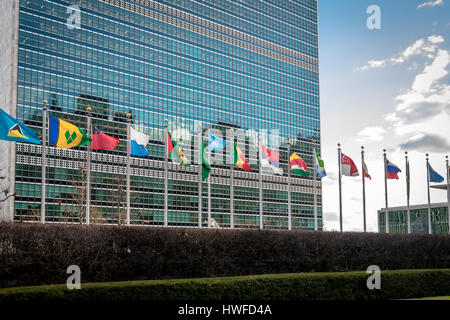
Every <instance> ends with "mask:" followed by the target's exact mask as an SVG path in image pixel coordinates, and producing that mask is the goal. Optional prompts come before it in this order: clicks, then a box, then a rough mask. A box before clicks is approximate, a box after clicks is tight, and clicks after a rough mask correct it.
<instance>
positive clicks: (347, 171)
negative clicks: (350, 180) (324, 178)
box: [341, 153, 359, 177]
mask: <svg viewBox="0 0 450 320" xmlns="http://www.w3.org/2000/svg"><path fill="white" fill-rule="evenodd" d="M341 174H342V175H344V176H351V177H356V176H359V172H358V168H357V167H356V164H355V163H354V162H353V160H352V159H351V158H349V157H347V156H346V155H345V154H343V153H341Z"/></svg>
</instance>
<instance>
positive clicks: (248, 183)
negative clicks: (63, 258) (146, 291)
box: [0, 0, 322, 229]
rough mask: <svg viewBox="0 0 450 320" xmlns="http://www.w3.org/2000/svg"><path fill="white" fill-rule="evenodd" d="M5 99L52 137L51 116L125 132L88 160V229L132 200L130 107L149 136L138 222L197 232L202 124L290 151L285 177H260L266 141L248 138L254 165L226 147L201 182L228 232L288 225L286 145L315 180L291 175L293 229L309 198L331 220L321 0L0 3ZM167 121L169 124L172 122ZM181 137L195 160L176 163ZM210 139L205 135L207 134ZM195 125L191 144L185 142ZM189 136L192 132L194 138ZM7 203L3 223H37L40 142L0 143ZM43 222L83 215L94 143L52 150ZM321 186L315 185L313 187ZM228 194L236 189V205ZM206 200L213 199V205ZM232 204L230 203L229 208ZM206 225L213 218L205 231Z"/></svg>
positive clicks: (114, 218)
mask: <svg viewBox="0 0 450 320" xmlns="http://www.w3.org/2000/svg"><path fill="white" fill-rule="evenodd" d="M0 28H1V32H2V35H1V37H0V71H1V77H0V107H1V108H2V109H3V110H4V111H5V112H7V113H9V114H10V115H11V116H13V117H15V118H17V119H18V120H19V121H21V122H22V123H24V124H25V125H26V126H28V127H29V128H31V129H33V130H35V131H36V132H37V133H38V134H39V136H40V137H42V124H43V101H44V100H46V101H47V102H48V104H47V108H48V112H49V113H50V114H51V115H52V116H53V117H57V118H59V119H63V120H66V121H69V122H71V123H73V124H74V125H76V126H78V127H80V128H81V129H83V130H85V131H86V126H87V117H88V115H87V112H86V110H87V108H88V107H90V108H91V110H92V123H93V125H94V126H95V127H96V128H98V129H99V130H101V131H102V132H104V133H105V134H107V135H110V136H113V137H117V138H119V139H120V144H119V146H118V147H117V148H116V149H115V150H112V151H108V150H99V151H97V150H95V151H93V152H92V153H91V154H92V155H91V156H92V167H91V179H90V181H91V183H90V215H91V223H102V224H121V223H123V218H124V215H125V211H126V208H125V204H126V192H125V188H126V177H125V172H126V161H127V131H126V127H127V114H129V115H130V118H131V124H132V126H133V128H134V129H136V130H138V131H140V132H143V133H145V134H147V135H149V137H150V140H149V143H148V145H147V146H146V148H147V150H148V154H149V155H148V156H147V157H131V206H130V211H131V224H132V225H152V226H158V225H163V223H164V214H165V211H164V208H165V206H166V205H167V210H168V213H167V214H168V217H167V219H168V225H169V226H192V227H198V221H199V199H200V198H199V196H198V195H199V192H198V191H199V188H198V186H199V179H200V177H199V175H198V172H199V170H198V165H199V164H198V160H196V159H198V157H196V155H197V154H198V152H199V148H198V144H196V143H195V139H194V137H195V136H196V134H197V132H198V131H199V130H201V128H203V130H206V129H215V130H216V131H219V132H223V135H224V136H225V131H226V130H227V129H230V128H233V129H235V130H241V131H243V132H247V131H250V130H253V131H254V132H261V131H264V132H268V133H269V134H268V135H267V137H268V138H267V141H266V142H265V146H266V147H267V148H269V149H276V150H277V152H279V154H280V156H281V157H280V168H282V169H283V174H282V175H276V174H273V173H271V172H264V171H263V173H264V174H262V200H263V201H262V205H261V207H260V191H259V186H260V180H259V179H260V176H259V161H258V159H257V158H256V157H257V155H256V154H255V153H252V152H251V150H252V148H257V142H256V140H255V139H253V138H252V135H250V134H249V135H247V136H246V137H245V139H244V140H243V143H242V144H241V145H240V146H239V147H240V149H241V150H242V152H243V154H245V155H246V157H247V160H248V161H249V162H250V164H251V168H252V170H251V171H250V172H247V171H243V170H241V169H239V168H237V167H234V169H233V186H231V184H230V170H231V166H230V163H233V159H230V158H231V157H230V155H229V154H224V155H223V158H224V159H225V161H223V163H220V162H218V163H212V166H211V173H210V174H211V176H210V190H211V193H210V194H209V193H208V189H209V188H208V184H209V182H208V180H206V181H203V183H202V186H201V187H202V197H201V201H202V205H201V215H202V216H201V217H200V218H201V220H202V221H205V220H206V217H207V215H208V210H211V211H210V212H211V216H212V218H213V219H214V220H215V221H216V222H217V224H218V225H219V226H220V227H223V228H228V227H230V213H231V212H233V214H234V225H233V227H235V228H259V227H260V217H261V214H260V210H262V226H263V228H267V229H287V228H288V196H289V193H288V170H287V165H288V137H289V138H290V139H289V141H290V150H291V152H295V153H296V154H297V155H299V156H300V157H301V158H302V159H304V160H305V161H306V163H307V165H308V171H309V172H310V174H309V177H302V176H292V178H291V183H290V188H291V193H290V197H291V215H292V220H291V222H292V229H314V220H313V211H314V205H313V199H314V197H313V194H314V193H315V194H316V199H317V215H318V226H319V229H321V228H322V205H321V203H322V198H321V194H322V191H321V190H322V189H321V182H320V180H317V181H316V182H314V179H313V150H318V151H319V152H320V113H319V60H318V27H317V0H264V1H263V0H239V1H237V0H165V1H156V0H155V1H153V0H64V1H63V0H1V1H0ZM165 119H167V120H168V121H167V122H165V121H164V120H165ZM165 123H167V125H168V130H169V132H172V133H173V132H183V133H184V138H183V139H181V138H178V139H179V140H180V141H182V142H180V145H181V147H182V148H183V150H185V156H186V157H187V158H188V159H189V160H190V165H189V166H187V167H183V166H179V165H177V164H174V163H172V162H171V161H170V160H169V162H168V184H167V194H168V196H167V204H166V203H165V202H166V200H165V178H164V177H165V176H164V174H165V171H164V168H165V166H164V163H165V151H164V150H165V144H164V141H165V137H164V135H163V134H162V132H163V129H164V125H165ZM204 132H205V134H204V135H203V136H204V141H205V145H207V143H208V134H207V133H206V131H204ZM186 133H187V138H186ZM189 137H192V139H190V138H189ZM0 149H1V161H0V169H1V171H0V175H1V176H2V179H1V181H0V183H1V185H2V190H4V189H5V188H7V189H8V190H9V192H13V191H15V193H16V194H15V196H14V197H10V198H8V200H6V201H3V202H1V203H0V205H1V210H0V217H1V219H2V220H7V221H39V217H40V215H41V191H42V185H43V180H42V178H41V173H42V146H41V145H33V144H25V143H19V142H8V141H0ZM46 150H47V160H46V161H47V165H46V177H45V179H44V183H45V199H46V202H45V203H46V205H45V220H46V221H48V222H73V223H82V222H83V219H84V218H83V217H84V212H85V209H84V207H85V206H86V196H85V194H86V192H85V191H86V185H87V183H86V158H87V148H86V147H76V148H73V149H60V148H55V147H51V146H48V145H47V147H46ZM314 183H316V185H315V187H314ZM230 192H232V194H233V197H232V198H233V201H230V200H231V196H230ZM208 198H210V199H211V203H210V204H209V203H208ZM231 203H233V207H231V206H230V204H231ZM202 227H203V225H202Z"/></svg>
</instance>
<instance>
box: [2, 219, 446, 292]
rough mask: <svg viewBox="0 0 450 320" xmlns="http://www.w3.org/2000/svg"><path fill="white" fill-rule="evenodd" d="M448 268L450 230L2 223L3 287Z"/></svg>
mask: <svg viewBox="0 0 450 320" xmlns="http://www.w3.org/2000/svg"><path fill="white" fill-rule="evenodd" d="M69 265H78V266H79V267H80V269H81V279H82V282H83V283H86V282H111V281H130V280H152V279H169V278H203V277H224V276H239V275H252V274H284V273H299V272H312V271H315V272H344V271H354V270H366V268H367V267H368V266H369V265H378V266H379V267H380V268H381V270H395V269H429V268H450V236H449V235H420V234H411V235H392V234H381V233H347V232H346V233H340V232H311V231H289V232H288V231H273V230H229V229H189V228H155V227H118V226H96V225H90V226H82V225H63V224H60V225H54V224H53V225H51V224H45V225H42V224H30V223H15V224H13V223H0V274H1V276H0V287H15V286H26V285H42V284H52V283H65V282H66V279H67V277H68V275H67V274H66V270H67V267H68V266H69Z"/></svg>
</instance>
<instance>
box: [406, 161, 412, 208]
mask: <svg viewBox="0 0 450 320" xmlns="http://www.w3.org/2000/svg"><path fill="white" fill-rule="evenodd" d="M410 183H411V175H410V173H409V160H408V159H406V196H407V197H408V201H409V195H410V191H411V187H410Z"/></svg>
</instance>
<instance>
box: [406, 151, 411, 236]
mask: <svg viewBox="0 0 450 320" xmlns="http://www.w3.org/2000/svg"><path fill="white" fill-rule="evenodd" d="M405 171H406V174H405V176H406V214H407V217H406V219H407V223H408V234H410V233H411V210H410V208H409V194H410V181H409V180H410V176H409V175H410V172H409V163H408V151H405Z"/></svg>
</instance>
